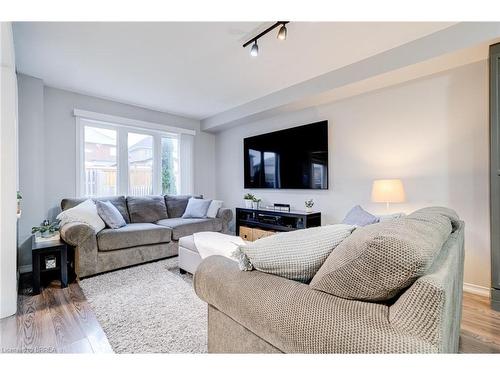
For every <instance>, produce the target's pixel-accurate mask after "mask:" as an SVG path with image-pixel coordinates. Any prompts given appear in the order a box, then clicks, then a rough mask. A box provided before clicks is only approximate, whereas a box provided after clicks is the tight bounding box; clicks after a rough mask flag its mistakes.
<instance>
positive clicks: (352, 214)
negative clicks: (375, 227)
mask: <svg viewBox="0 0 500 375" xmlns="http://www.w3.org/2000/svg"><path fill="white" fill-rule="evenodd" d="M377 222H378V217H376V216H374V215H372V214H371V213H369V212H367V211H365V210H363V208H362V207H361V206H359V205H358V206H354V207H353V208H351V210H350V211H349V212H348V213H347V215H346V216H345V218H344V220H342V224H348V225H355V226H357V227H364V226H365V225H370V224H375V223H377Z"/></svg>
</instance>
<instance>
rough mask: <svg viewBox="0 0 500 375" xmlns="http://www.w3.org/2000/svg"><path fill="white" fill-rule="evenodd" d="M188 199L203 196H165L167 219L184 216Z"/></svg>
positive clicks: (201, 196)
mask: <svg viewBox="0 0 500 375" xmlns="http://www.w3.org/2000/svg"><path fill="white" fill-rule="evenodd" d="M189 198H203V195H197V196H194V195H165V204H166V205H167V213H168V217H169V218H177V217H181V216H182V215H184V211H186V207H187V204H188V201H189Z"/></svg>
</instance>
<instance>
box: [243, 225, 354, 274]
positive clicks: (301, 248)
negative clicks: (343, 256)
mask: <svg viewBox="0 0 500 375" xmlns="http://www.w3.org/2000/svg"><path fill="white" fill-rule="evenodd" d="M353 230H354V227H353V226H352V225H344V224H336V225H325V226H322V227H315V228H308V229H301V230H296V231H292V232H284V233H278V234H274V235H272V236H269V237H265V238H261V239H259V240H257V241H254V242H249V243H248V244H247V245H245V246H240V247H239V248H238V250H236V251H235V253H234V254H233V255H234V256H235V257H236V258H237V259H238V263H239V266H240V269H241V270H242V271H251V270H252V269H254V268H255V269H256V270H258V271H261V272H267V273H271V274H274V275H278V276H281V277H285V278H287V279H290V280H296V281H300V282H303V283H307V282H309V281H310V280H311V279H312V277H313V276H314V274H315V273H316V272H317V271H318V269H319V268H320V267H321V265H322V264H323V262H324V261H325V259H326V258H327V257H328V255H330V253H331V252H332V251H333V250H334V249H335V247H337V245H339V244H340V243H341V242H342V241H343V240H344V239H345V238H346V237H348V236H349V235H350V234H351V232H352V231H353Z"/></svg>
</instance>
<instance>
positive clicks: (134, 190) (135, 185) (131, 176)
mask: <svg viewBox="0 0 500 375" xmlns="http://www.w3.org/2000/svg"><path fill="white" fill-rule="evenodd" d="M128 180H129V182H128V194H129V195H151V194H153V137H152V136H151V135H147V134H137V133H128Z"/></svg>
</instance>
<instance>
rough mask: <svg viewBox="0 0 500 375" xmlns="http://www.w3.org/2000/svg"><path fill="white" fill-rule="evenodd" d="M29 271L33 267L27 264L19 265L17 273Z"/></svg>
mask: <svg viewBox="0 0 500 375" xmlns="http://www.w3.org/2000/svg"><path fill="white" fill-rule="evenodd" d="M31 271H33V268H32V267H31V265H29V264H27V265H24V266H20V267H19V273H30V272H31Z"/></svg>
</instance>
